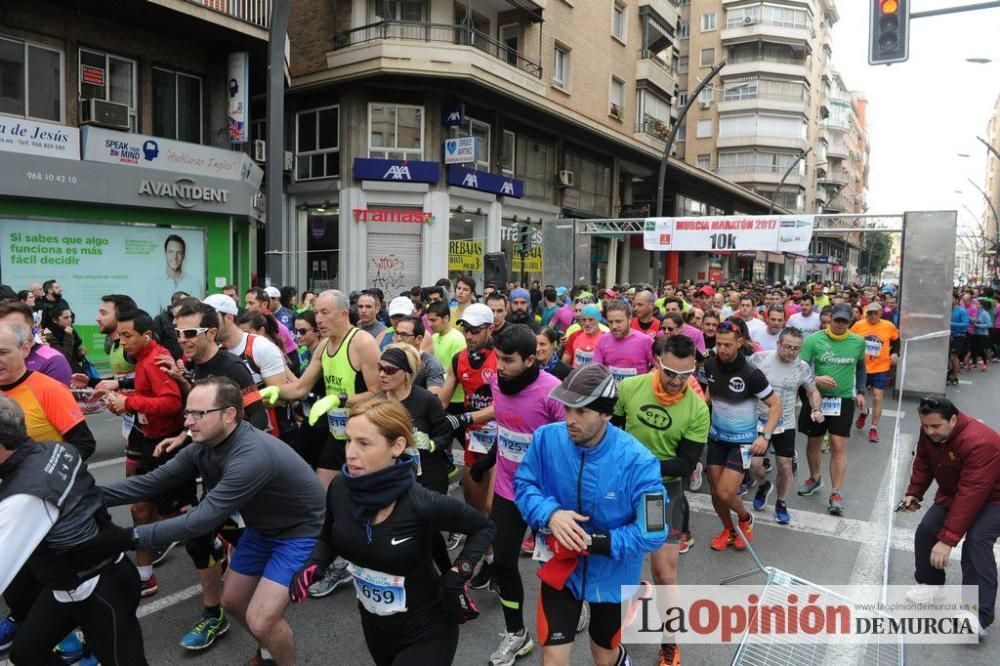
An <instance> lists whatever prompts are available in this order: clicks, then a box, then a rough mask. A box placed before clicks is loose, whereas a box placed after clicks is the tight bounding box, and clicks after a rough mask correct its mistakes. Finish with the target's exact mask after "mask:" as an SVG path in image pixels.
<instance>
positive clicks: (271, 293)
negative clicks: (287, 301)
mask: <svg viewBox="0 0 1000 666" xmlns="http://www.w3.org/2000/svg"><path fill="white" fill-rule="evenodd" d="M264 291H265V293H267V297H268V298H281V292H280V291H278V288H277V287H264Z"/></svg>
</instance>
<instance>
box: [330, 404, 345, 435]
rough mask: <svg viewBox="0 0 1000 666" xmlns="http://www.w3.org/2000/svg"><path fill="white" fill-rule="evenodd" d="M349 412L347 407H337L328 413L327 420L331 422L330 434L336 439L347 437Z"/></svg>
mask: <svg viewBox="0 0 1000 666" xmlns="http://www.w3.org/2000/svg"><path fill="white" fill-rule="evenodd" d="M347 414H348V410H347V408H346V407H337V408H335V409H331V410H330V411H328V412H327V413H326V421H327V423H329V424H330V434H331V435H333V437H334V438H335V439H347Z"/></svg>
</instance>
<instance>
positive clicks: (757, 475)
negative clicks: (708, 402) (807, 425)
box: [749, 327, 823, 525]
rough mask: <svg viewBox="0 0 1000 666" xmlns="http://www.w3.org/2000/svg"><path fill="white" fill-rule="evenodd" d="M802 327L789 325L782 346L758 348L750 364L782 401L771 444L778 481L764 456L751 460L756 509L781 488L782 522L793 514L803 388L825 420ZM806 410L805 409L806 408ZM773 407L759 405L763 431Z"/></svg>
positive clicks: (813, 414)
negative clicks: (789, 500) (805, 352)
mask: <svg viewBox="0 0 1000 666" xmlns="http://www.w3.org/2000/svg"><path fill="white" fill-rule="evenodd" d="M802 340H803V336H802V331H800V330H798V329H797V328H791V327H789V328H785V329H784V330H782V331H781V334H780V335H779V336H778V348H777V349H776V350H774V351H762V352H757V353H756V354H754V355H753V356H751V357H750V359H749V361H750V364H751V365H753V366H754V367H756V368H757V369H758V370H760V371H761V372H763V373H764V376H765V377H766V378H767V381H768V383H769V384H771V387H772V388H774V390H775V391H776V392H777V394H778V399H779V400H780V401H781V420H780V421H778V425H777V426H776V427H775V429H774V435H773V436H772V438H771V448H773V449H774V453H775V456H776V457H777V463H778V472H777V476H776V478H775V483H774V484H772V483H771V482H770V481H768V480H767V476H766V474H767V470H766V469H765V468H764V465H763V460H764V459H763V457H761V456H754V457H753V460H752V462H751V464H750V472H751V475H752V476H753V478H754V480H755V481H756V482H757V494H756V495H755V496H754V498H753V508H754V511H760V510H761V509H763V508H764V505H765V504H766V503H767V497H768V495H770V494H771V491H772V490H774V489H775V486H776V487H777V490H778V497H777V499H776V500H775V502H774V517H775V518H776V519H777V521H778V523H780V524H781V525H787V524H788V523H789V521H790V520H791V518H790V517H789V514H788V504H787V503H786V501H785V498H786V497H787V496H788V490H789V488H790V487H791V485H792V481H793V480H794V479H795V473H794V471H793V463H794V460H795V402H796V398H797V394H798V391H799V389H800V388H801V389H804V390H805V392H806V395H807V396H808V399H809V411H810V418H812V420H813V421H817V422H822V421H823V412H822V410H821V409H820V396H819V391H817V390H816V383H815V378H814V377H813V373H812V368H811V367H810V366H809V364H808V363H806V362H805V361H803V360H802V359H800V358H799V352H800V351H801V350H802V344H803V342H802ZM803 411H805V410H804V409H803ZM768 412H769V410H768V409H767V408H766V407H764V405H763V404H761V405H758V408H757V417H758V418H757V429H758V430H761V431H763V429H764V427H765V425H766V424H767V418H768Z"/></svg>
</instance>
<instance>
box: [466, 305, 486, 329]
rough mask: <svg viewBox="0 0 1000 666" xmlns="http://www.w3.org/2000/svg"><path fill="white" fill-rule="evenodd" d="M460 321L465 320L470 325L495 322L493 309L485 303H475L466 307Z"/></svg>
mask: <svg viewBox="0 0 1000 666" xmlns="http://www.w3.org/2000/svg"><path fill="white" fill-rule="evenodd" d="M458 321H464V322H465V323H466V324H468V325H469V326H473V327H474V326H482V325H484V324H492V323H493V310H490V308H489V306H487V305H484V304H483V303H473V304H472V305H470V306H469V307H467V308H465V311H464V312H463V313H462V316H461V317H459V318H458Z"/></svg>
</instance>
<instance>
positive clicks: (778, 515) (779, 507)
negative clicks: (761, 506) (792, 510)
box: [774, 500, 792, 525]
mask: <svg viewBox="0 0 1000 666" xmlns="http://www.w3.org/2000/svg"><path fill="white" fill-rule="evenodd" d="M774 519H775V520H776V521H778V524H779V525H787V524H788V523H790V522H792V517H791V516H790V515H788V505H787V504H785V501H784V500H776V501H775V503H774Z"/></svg>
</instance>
